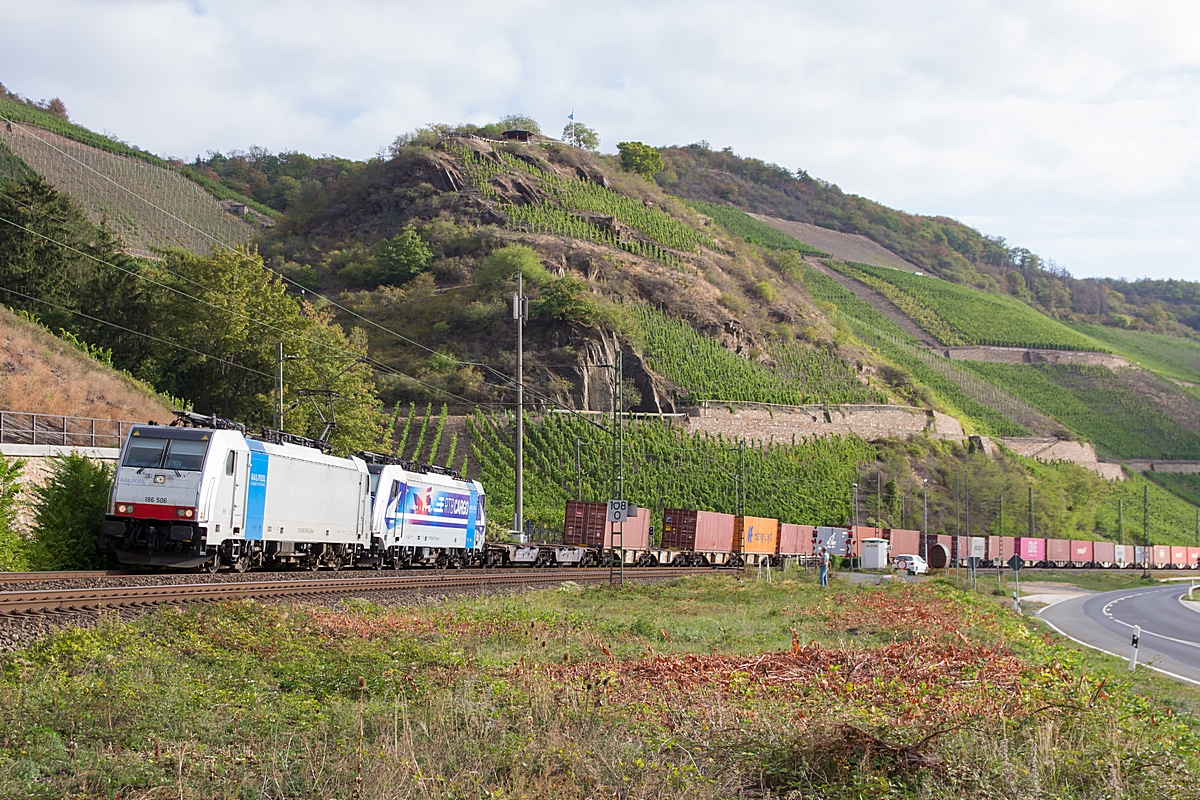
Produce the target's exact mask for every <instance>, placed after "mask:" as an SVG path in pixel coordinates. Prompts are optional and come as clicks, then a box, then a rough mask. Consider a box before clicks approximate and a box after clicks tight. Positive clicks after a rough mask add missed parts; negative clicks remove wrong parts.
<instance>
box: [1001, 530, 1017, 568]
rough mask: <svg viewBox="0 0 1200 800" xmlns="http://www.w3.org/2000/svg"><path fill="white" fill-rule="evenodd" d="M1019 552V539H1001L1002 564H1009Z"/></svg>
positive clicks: (1004, 537) (1010, 537)
mask: <svg viewBox="0 0 1200 800" xmlns="http://www.w3.org/2000/svg"><path fill="white" fill-rule="evenodd" d="M1016 552H1017V539H1016V537H1014V536H1001V537H1000V563H1002V564H1007V563H1008V560H1009V559H1010V558H1012V557H1013V556H1014V555H1015V554H1016Z"/></svg>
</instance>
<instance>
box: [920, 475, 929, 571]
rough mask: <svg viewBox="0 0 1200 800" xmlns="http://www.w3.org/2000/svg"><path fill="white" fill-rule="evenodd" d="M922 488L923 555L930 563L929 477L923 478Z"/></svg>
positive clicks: (926, 561)
mask: <svg viewBox="0 0 1200 800" xmlns="http://www.w3.org/2000/svg"><path fill="white" fill-rule="evenodd" d="M921 488H922V489H924V490H925V497H924V501H923V503H922V505H921V528H922V531H921V532H922V533H923V534H924V535H923V536H922V537H921V547H922V548H923V549H924V552H923V553H922V554H921V557H922V558H924V559H925V563H926V564H928V563H929V478H922V479H921Z"/></svg>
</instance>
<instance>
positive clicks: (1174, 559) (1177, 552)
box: [1171, 546, 1187, 567]
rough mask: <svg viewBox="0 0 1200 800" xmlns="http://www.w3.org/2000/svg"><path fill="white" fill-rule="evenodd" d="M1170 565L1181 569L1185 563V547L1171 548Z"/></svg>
mask: <svg viewBox="0 0 1200 800" xmlns="http://www.w3.org/2000/svg"><path fill="white" fill-rule="evenodd" d="M1171 563H1172V564H1174V565H1175V566H1177V567H1182V566H1183V565H1184V564H1186V563H1187V548H1186V547H1178V546H1175V547H1172V548H1171Z"/></svg>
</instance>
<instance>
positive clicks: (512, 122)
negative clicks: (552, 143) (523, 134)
mask: <svg viewBox="0 0 1200 800" xmlns="http://www.w3.org/2000/svg"><path fill="white" fill-rule="evenodd" d="M500 129H501V131H512V130H522V131H529V132H530V133H541V132H542V126H541V125H538V124H537V120H536V119H534V118H533V117H527V116H525V115H524V114H506V115H505V116H503V117H501V118H500Z"/></svg>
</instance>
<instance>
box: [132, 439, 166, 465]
mask: <svg viewBox="0 0 1200 800" xmlns="http://www.w3.org/2000/svg"><path fill="white" fill-rule="evenodd" d="M166 449H167V440H166V439H131V440H130V442H129V449H128V450H126V451H125V460H124V461H123V462H121V466H123V467H137V468H138V469H147V468H149V469H158V466H159V465H160V464H162V457H163V453H164V452H165V451H166Z"/></svg>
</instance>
